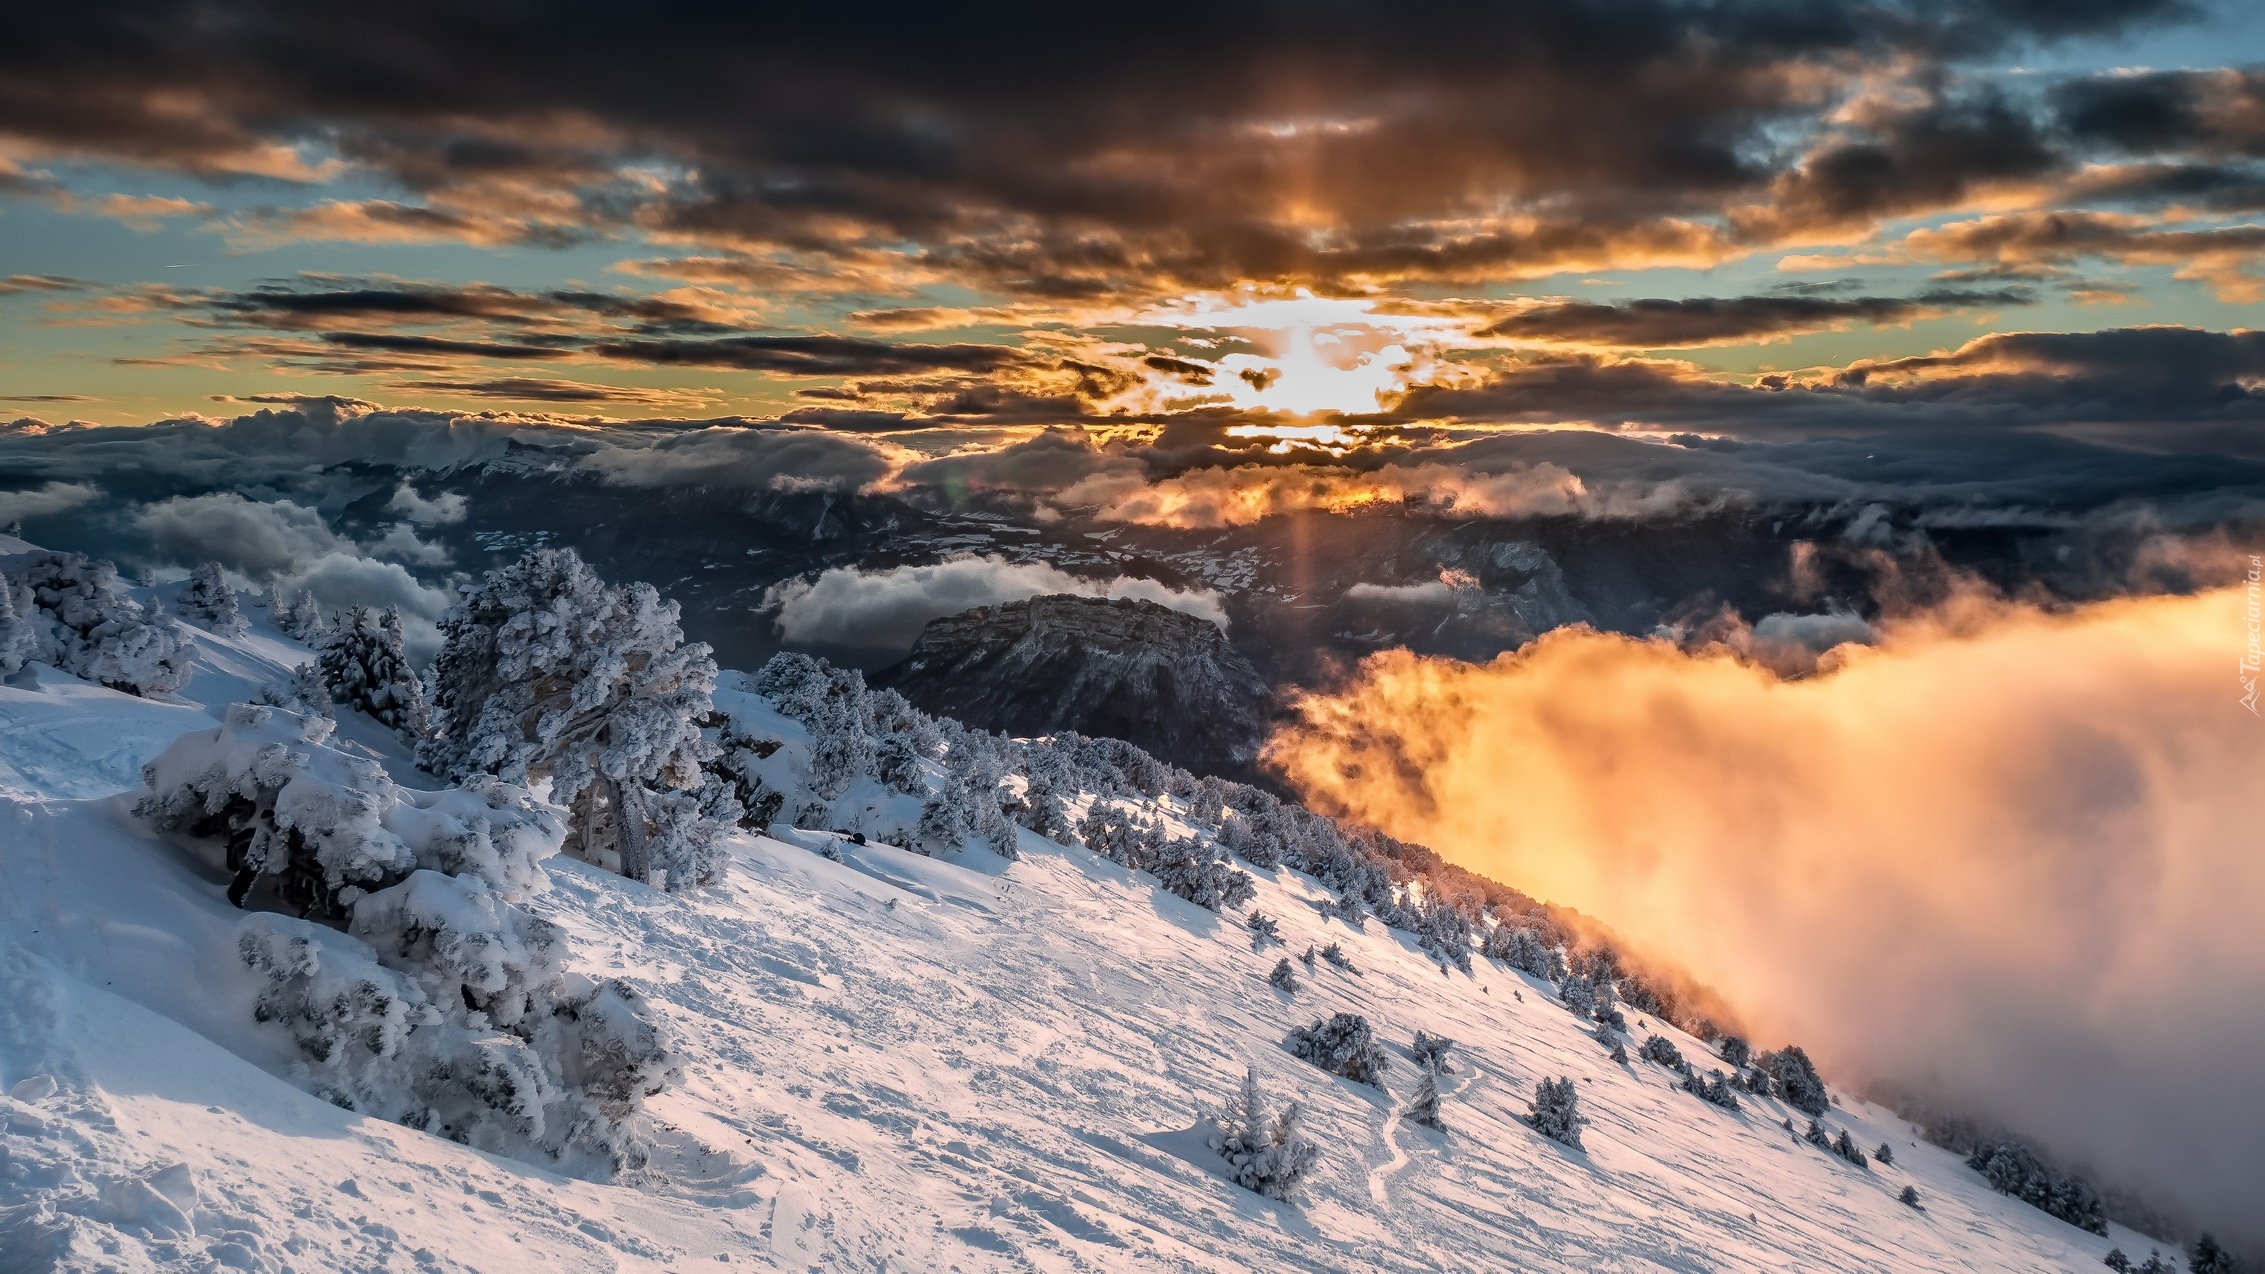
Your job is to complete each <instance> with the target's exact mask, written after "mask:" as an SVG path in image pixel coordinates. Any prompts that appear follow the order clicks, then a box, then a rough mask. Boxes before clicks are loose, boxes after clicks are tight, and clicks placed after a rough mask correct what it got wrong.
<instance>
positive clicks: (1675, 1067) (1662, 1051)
mask: <svg viewBox="0 0 2265 1274" xmlns="http://www.w3.org/2000/svg"><path fill="white" fill-rule="evenodd" d="M1643 1055H1644V1060H1645V1061H1647V1062H1657V1063H1658V1064H1660V1065H1661V1066H1665V1067H1666V1068H1667V1069H1669V1070H1671V1071H1679V1070H1682V1069H1683V1068H1684V1062H1683V1050H1681V1049H1679V1048H1677V1047H1675V1045H1674V1044H1672V1043H1670V1042H1669V1041H1668V1040H1667V1039H1665V1038H1664V1037H1662V1036H1658V1035H1654V1036H1652V1037H1651V1038H1649V1039H1647V1040H1645V1041H1644V1047H1643Z"/></svg>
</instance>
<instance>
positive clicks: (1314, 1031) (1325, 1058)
mask: <svg viewBox="0 0 2265 1274" xmlns="http://www.w3.org/2000/svg"><path fill="white" fill-rule="evenodd" d="M1289 1045H1290V1051H1291V1052H1292V1053H1295V1054H1297V1055H1298V1056H1299V1057H1301V1058H1304V1059H1305V1060H1306V1061H1309V1062H1312V1063H1313V1064H1314V1065H1316V1066H1319V1067H1320V1068H1321V1069H1323V1070H1325V1071H1328V1072H1330V1073H1332V1074H1335V1075H1342V1076H1344V1077H1345V1078H1347V1079H1349V1080H1352V1081H1353V1082H1354V1083H1356V1084H1367V1085H1368V1086H1370V1087H1371V1088H1382V1087H1384V1069H1385V1067H1386V1066H1387V1065H1389V1064H1390V1063H1389V1060H1388V1059H1387V1058H1386V1057H1385V1055H1384V1049H1383V1048H1382V1047H1381V1046H1380V1045H1378V1044H1377V1042H1376V1034H1375V1032H1374V1031H1372V1030H1370V1029H1369V1024H1368V1019H1367V1018H1365V1017H1362V1016H1361V1015H1360V1014H1358V1013H1339V1014H1336V1015H1335V1016H1333V1017H1331V1018H1330V1019H1329V1020H1328V1021H1326V1022H1316V1023H1314V1024H1313V1025H1312V1026H1301V1027H1297V1028H1295V1029H1293V1030H1292V1031H1291V1032H1290V1038H1289Z"/></svg>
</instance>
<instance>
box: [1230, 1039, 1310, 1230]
mask: <svg viewBox="0 0 2265 1274" xmlns="http://www.w3.org/2000/svg"><path fill="white" fill-rule="evenodd" d="M1298 1114H1299V1110H1298V1104H1297V1103H1296V1102H1290V1103H1288V1104H1286V1105H1284V1106H1283V1107H1282V1110H1281V1112H1280V1113H1278V1114H1270V1113H1269V1112H1268V1111H1267V1108H1266V1098H1265V1096H1264V1095H1263V1094H1261V1093H1260V1092H1259V1090H1258V1068H1257V1067H1255V1066H1254V1067H1249V1068H1246V1069H1245V1070H1244V1072H1243V1085H1242V1090H1241V1092H1240V1093H1238V1094H1237V1100H1236V1103H1235V1108H1234V1109H1232V1110H1229V1111H1227V1112H1225V1113H1224V1114H1222V1115H1220V1116H1217V1117H1215V1118H1214V1119H1212V1120H1211V1121H1210V1122H1211V1129H1210V1135H1209V1136H1208V1137H1207V1138H1206V1139H1205V1140H1206V1142H1207V1143H1208V1144H1209V1145H1210V1147H1211V1149H1212V1150H1213V1151H1215V1152H1217V1153H1218V1155H1219V1157H1220V1158H1222V1159H1225V1160H1226V1161H1227V1176H1228V1179H1229V1180H1231V1181H1233V1182H1234V1183H1235V1184H1236V1185H1239V1186H1241V1187H1242V1188H1243V1189H1245V1190H1251V1191H1255V1192H1257V1193H1259V1194H1263V1195H1265V1196H1266V1197H1267V1198H1269V1199H1276V1200H1280V1201H1283V1202H1288V1201H1289V1200H1290V1199H1291V1198H1292V1197H1293V1196H1294V1195H1295V1194H1296V1193H1297V1190H1298V1186H1299V1184H1300V1183H1302V1182H1303V1181H1304V1180H1305V1178H1306V1176H1307V1175H1308V1174H1310V1173H1311V1172H1312V1171H1313V1169H1314V1166H1315V1165H1316V1164H1318V1163H1320V1161H1321V1150H1320V1148H1319V1147H1317V1146H1315V1145H1314V1144H1313V1143H1312V1142H1311V1141H1308V1140H1307V1139H1306V1137H1305V1136H1304V1134H1302V1133H1301V1132H1299V1131H1298Z"/></svg>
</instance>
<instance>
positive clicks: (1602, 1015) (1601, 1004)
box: [1589, 979, 1628, 1031]
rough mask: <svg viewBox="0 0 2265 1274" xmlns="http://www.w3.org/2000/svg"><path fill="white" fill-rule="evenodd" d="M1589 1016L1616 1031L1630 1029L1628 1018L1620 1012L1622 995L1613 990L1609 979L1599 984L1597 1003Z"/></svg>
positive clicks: (1592, 1007) (1590, 1009)
mask: <svg viewBox="0 0 2265 1274" xmlns="http://www.w3.org/2000/svg"><path fill="white" fill-rule="evenodd" d="M1589 1016H1590V1017H1593V1018H1595V1019H1596V1020H1597V1021H1599V1022H1603V1023H1606V1024H1607V1025H1609V1026H1611V1027H1612V1029H1614V1030H1616V1031H1625V1030H1627V1029H1628V1017H1627V1015H1626V1014H1624V1013H1622V1012H1621V1011H1620V995H1619V993H1618V992H1617V991H1615V990H1613V987H1612V982H1611V981H1610V980H1609V979H1608V980H1605V981H1602V982H1599V983H1597V988H1596V1003H1595V1004H1593V1005H1591V1006H1590V1008H1589Z"/></svg>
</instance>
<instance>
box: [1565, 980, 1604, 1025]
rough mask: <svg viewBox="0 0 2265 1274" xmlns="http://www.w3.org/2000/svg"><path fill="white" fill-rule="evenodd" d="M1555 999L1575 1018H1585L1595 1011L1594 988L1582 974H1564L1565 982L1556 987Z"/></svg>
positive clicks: (1595, 997)
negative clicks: (1570, 1011)
mask: <svg viewBox="0 0 2265 1274" xmlns="http://www.w3.org/2000/svg"><path fill="white" fill-rule="evenodd" d="M1557 998H1558V999H1559V1000H1560V1001H1562V1002H1563V1003H1564V1005H1565V1007H1566V1008H1568V1009H1571V1010H1572V1011H1573V1016H1575V1017H1580V1018H1586V1017H1589V1016H1590V1015H1591V1014H1592V1013H1594V1012H1595V1011H1596V1002H1597V993H1596V987H1595V986H1594V985H1593V984H1591V983H1590V981H1589V979H1588V978H1587V977H1586V976H1585V975H1583V974H1579V973H1568V974H1566V975H1565V981H1564V982H1562V983H1560V984H1559V985H1558V988H1557Z"/></svg>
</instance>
